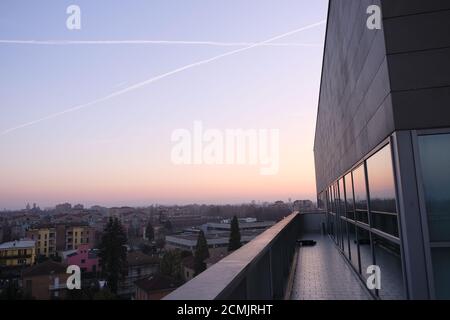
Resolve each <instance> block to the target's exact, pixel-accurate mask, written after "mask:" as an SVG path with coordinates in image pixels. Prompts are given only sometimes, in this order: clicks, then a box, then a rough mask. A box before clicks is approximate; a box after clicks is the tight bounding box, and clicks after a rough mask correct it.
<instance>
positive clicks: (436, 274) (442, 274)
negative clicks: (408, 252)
mask: <svg viewBox="0 0 450 320" xmlns="http://www.w3.org/2000/svg"><path fill="white" fill-rule="evenodd" d="M418 142H419V154H420V162H421V169H422V181H423V189H424V193H425V203H426V209H427V216H428V230H429V236H430V241H431V242H434V243H436V242H440V244H439V246H440V247H433V248H431V260H432V265H433V278H434V288H435V295H436V298H438V299H450V272H449V268H450V246H449V245H448V241H450V191H449V190H450V134H436V135H426V136H420V137H419V138H418Z"/></svg>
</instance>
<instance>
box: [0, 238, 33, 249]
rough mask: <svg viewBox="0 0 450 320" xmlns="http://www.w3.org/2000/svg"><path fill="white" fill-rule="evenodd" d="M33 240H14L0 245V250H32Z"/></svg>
mask: <svg viewBox="0 0 450 320" xmlns="http://www.w3.org/2000/svg"><path fill="white" fill-rule="evenodd" d="M34 245H35V242H34V241H33V240H16V241H10V242H5V243H2V244H0V249H28V248H34Z"/></svg>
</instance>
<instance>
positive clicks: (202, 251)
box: [194, 230, 209, 275]
mask: <svg viewBox="0 0 450 320" xmlns="http://www.w3.org/2000/svg"><path fill="white" fill-rule="evenodd" d="M208 258H209V250H208V242H207V241H206V238H205V234H204V233H203V230H201V231H200V233H199V234H198V239H197V246H196V248H195V253H194V273H195V275H198V274H200V273H202V272H203V271H204V270H206V263H205V260H206V259H208Z"/></svg>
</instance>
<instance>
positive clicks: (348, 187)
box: [344, 173, 355, 220]
mask: <svg viewBox="0 0 450 320" xmlns="http://www.w3.org/2000/svg"><path fill="white" fill-rule="evenodd" d="M344 179H345V199H346V210H347V218H348V219H351V220H355V211H354V206H353V186H352V174H351V173H348V174H346V175H345V177H344Z"/></svg>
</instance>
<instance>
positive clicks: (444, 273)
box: [431, 248, 450, 300]
mask: <svg viewBox="0 0 450 320" xmlns="http://www.w3.org/2000/svg"><path fill="white" fill-rule="evenodd" d="M431 259H432V260H433V275H434V290H435V294H436V298H438V299H447V300H448V299H450V272H449V270H450V248H431Z"/></svg>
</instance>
